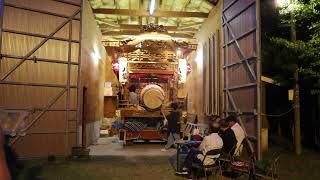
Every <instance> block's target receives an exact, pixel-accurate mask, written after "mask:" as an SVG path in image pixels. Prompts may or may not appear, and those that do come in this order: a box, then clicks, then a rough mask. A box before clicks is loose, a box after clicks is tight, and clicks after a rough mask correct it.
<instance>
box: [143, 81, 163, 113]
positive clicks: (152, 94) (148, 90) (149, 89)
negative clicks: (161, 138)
mask: <svg viewBox="0 0 320 180" xmlns="http://www.w3.org/2000/svg"><path fill="white" fill-rule="evenodd" d="M164 97H165V94H164V91H163V90H162V88H161V87H160V86H158V85H155V84H149V85H147V86H145V87H144V88H143V89H142V90H141V94H140V99H141V102H142V103H143V105H144V107H145V108H146V109H147V110H149V111H156V110H159V109H160V108H161V106H162V103H163V101H164Z"/></svg>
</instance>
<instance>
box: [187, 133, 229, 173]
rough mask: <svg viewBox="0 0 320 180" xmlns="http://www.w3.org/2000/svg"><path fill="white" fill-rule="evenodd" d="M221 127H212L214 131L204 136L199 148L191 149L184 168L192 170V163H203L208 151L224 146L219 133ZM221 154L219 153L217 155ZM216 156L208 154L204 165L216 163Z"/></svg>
mask: <svg viewBox="0 0 320 180" xmlns="http://www.w3.org/2000/svg"><path fill="white" fill-rule="evenodd" d="M218 131H219V129H217V128H212V133H211V134H210V135H208V136H205V137H204V138H203V141H202V142H201V144H200V146H199V147H198V148H192V149H190V151H189V153H188V155H187V157H186V160H185V162H184V168H183V170H189V171H190V170H191V168H192V164H193V163H195V164H201V163H202V161H203V158H204V156H205V155H206V153H207V152H208V151H211V150H214V149H221V148H222V147H223V141H222V139H221V137H220V136H219V135H218ZM217 156H219V155H217ZM213 158H216V157H211V156H207V157H206V159H205V160H204V165H211V164H213V163H214V159H213Z"/></svg>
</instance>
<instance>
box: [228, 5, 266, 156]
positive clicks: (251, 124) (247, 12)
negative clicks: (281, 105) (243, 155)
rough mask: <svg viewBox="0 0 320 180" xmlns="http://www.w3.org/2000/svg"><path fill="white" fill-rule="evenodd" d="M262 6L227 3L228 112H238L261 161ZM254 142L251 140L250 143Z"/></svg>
mask: <svg viewBox="0 0 320 180" xmlns="http://www.w3.org/2000/svg"><path fill="white" fill-rule="evenodd" d="M259 13H260V3H259V0H224V4H223V10H222V27H223V34H224V41H223V53H224V54H223V56H224V65H223V73H224V113H225V115H228V114H230V113H237V115H238V117H239V121H240V123H241V125H242V127H244V129H245V131H246V134H247V137H249V139H254V140H255V141H254V142H256V143H249V147H250V149H251V150H252V151H253V152H256V153H257V155H258V158H260V145H259V143H260V88H259V86H260V24H259V23H260V14H259ZM250 142H251V141H250Z"/></svg>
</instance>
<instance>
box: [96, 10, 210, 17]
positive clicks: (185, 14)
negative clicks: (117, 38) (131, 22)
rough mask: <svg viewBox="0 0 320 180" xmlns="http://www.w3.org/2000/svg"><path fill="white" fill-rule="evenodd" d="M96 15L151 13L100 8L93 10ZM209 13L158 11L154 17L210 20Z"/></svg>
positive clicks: (144, 14) (138, 14)
mask: <svg viewBox="0 0 320 180" xmlns="http://www.w3.org/2000/svg"><path fill="white" fill-rule="evenodd" d="M93 13H95V14H113V15H122V16H138V17H140V16H144V17H149V16H150V15H149V12H148V11H146V10H134V9H107V8H98V9H93ZM208 15H209V13H203V12H178V11H160V10H156V11H155V12H154V14H153V17H181V18H183V17H188V18H190V17H193V18H208Z"/></svg>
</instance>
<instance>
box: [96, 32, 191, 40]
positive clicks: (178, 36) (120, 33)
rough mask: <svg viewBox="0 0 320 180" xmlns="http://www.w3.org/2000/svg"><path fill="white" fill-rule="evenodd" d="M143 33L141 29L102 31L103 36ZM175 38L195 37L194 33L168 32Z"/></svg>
mask: <svg viewBox="0 0 320 180" xmlns="http://www.w3.org/2000/svg"><path fill="white" fill-rule="evenodd" d="M140 34H141V33H140V32H139V31H107V32H102V35H103V36H136V35H140ZM168 35H170V36H171V37H173V38H175V37H176V38H187V39H193V36H194V34H192V35H189V34H182V33H168Z"/></svg>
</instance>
